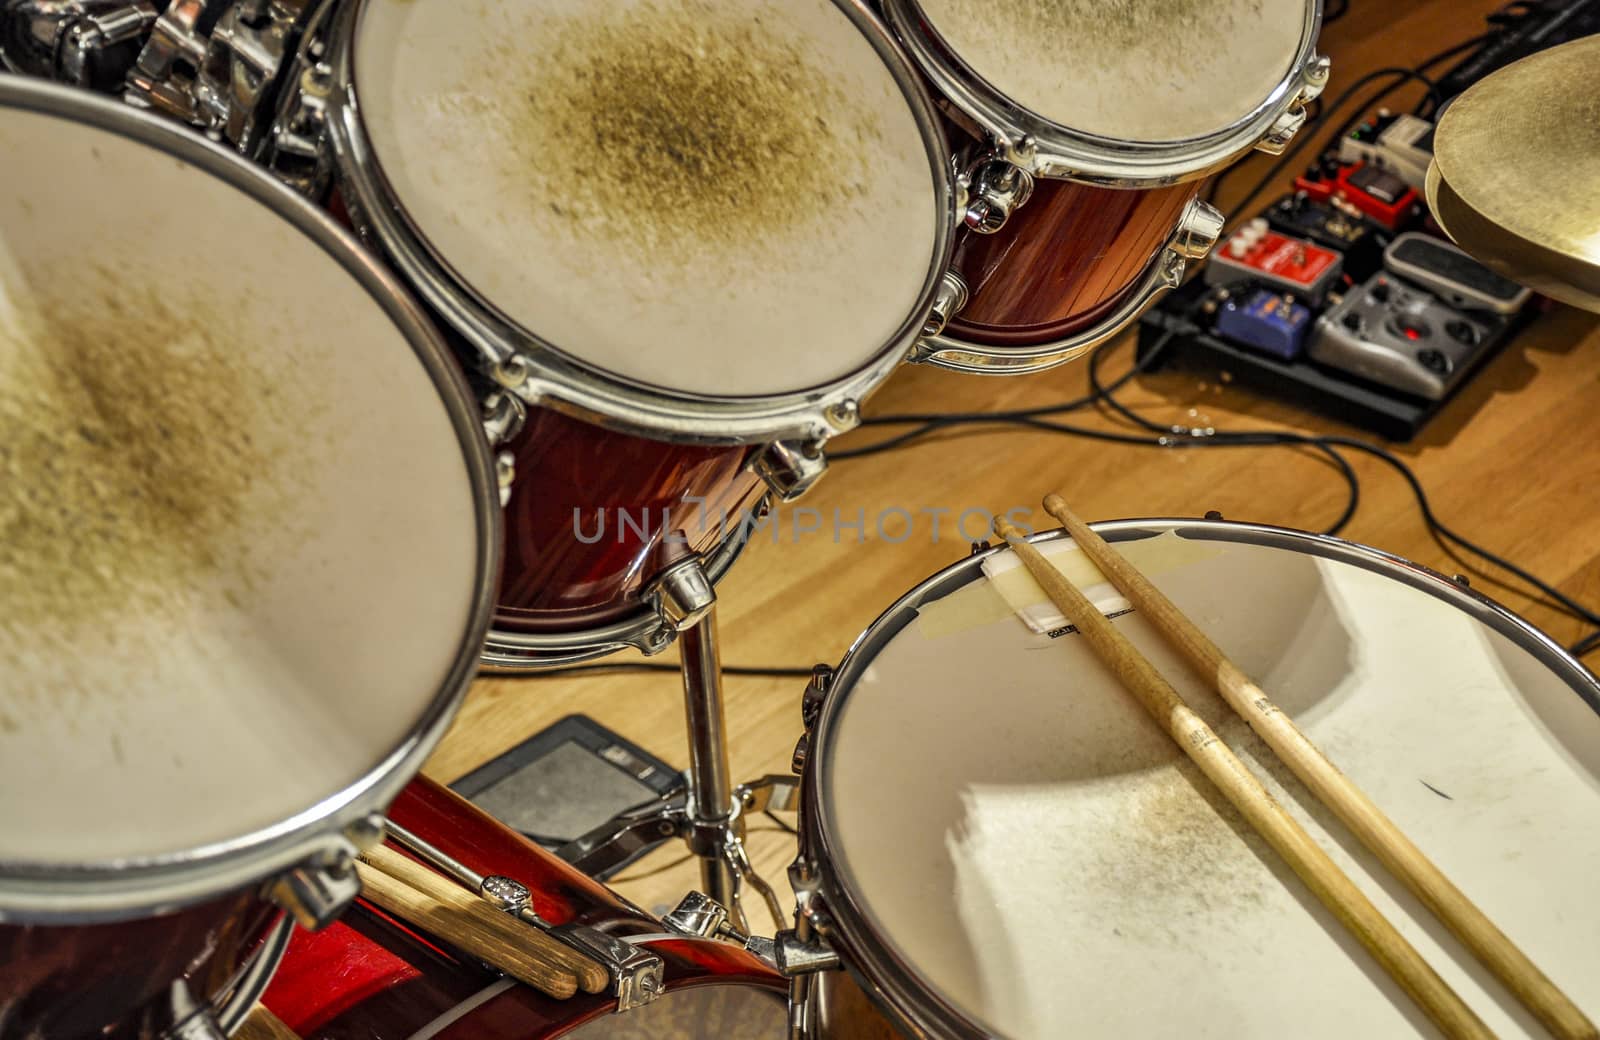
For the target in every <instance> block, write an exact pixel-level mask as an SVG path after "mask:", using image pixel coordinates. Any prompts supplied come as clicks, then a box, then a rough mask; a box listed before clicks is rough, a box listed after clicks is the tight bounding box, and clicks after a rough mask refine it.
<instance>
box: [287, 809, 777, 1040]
mask: <svg viewBox="0 0 1600 1040" xmlns="http://www.w3.org/2000/svg"><path fill="white" fill-rule="evenodd" d="M390 817H391V818H392V819H393V820H394V821H395V822H396V823H399V824H400V825H401V826H403V827H405V828H406V829H407V830H410V831H412V832H414V833H416V834H418V835H419V836H420V837H422V838H423V839H425V840H427V841H429V842H431V843H432V844H434V845H435V846H437V847H438V848H439V849H440V850H441V851H443V852H445V853H447V854H448V855H450V856H452V857H454V858H456V859H458V860H460V861H461V862H462V863H464V864H465V865H467V866H468V867H471V868H472V869H473V870H475V871H478V872H480V873H484V874H491V873H497V874H503V875H505V876H507V877H511V878H514V879H516V880H518V881H520V882H522V883H523V884H525V885H527V886H528V888H529V889H530V890H531V892H532V896H533V905H534V907H535V908H536V909H537V910H538V911H539V914H540V916H542V917H544V918H545V919H546V920H548V921H550V922H551V923H552V924H564V923H567V922H571V921H578V922H581V923H584V924H588V925H590V926H592V927H595V928H598V929H601V930H603V931H606V932H609V933H612V934H616V935H645V934H649V935H658V936H659V933H660V932H662V930H663V929H662V925H661V923H660V922H659V921H657V920H656V919H655V918H653V917H651V916H649V915H648V914H646V913H644V912H643V911H642V910H639V909H638V908H636V907H634V906H632V905H630V904H629V903H627V902H626V901H625V900H623V899H622V898H621V897H619V896H617V895H616V894H615V893H613V892H611V891H610V890H609V889H607V888H606V887H605V886H604V885H602V884H600V883H599V882H597V881H594V880H593V879H591V878H588V877H586V876H584V875H582V874H580V873H578V872H577V871H576V870H574V869H573V868H572V867H570V866H568V865H567V864H565V863H563V862H562V861H560V860H559V859H557V858H555V857H554V856H552V855H551V854H550V853H548V852H546V851H544V850H543V849H541V848H539V847H538V846H536V845H534V844H533V843H531V842H529V841H527V840H526V839H524V838H522V837H521V836H520V835H518V834H516V833H515V832H513V831H511V830H509V829H508V828H506V827H505V826H504V825H502V824H500V823H499V822H497V821H496V820H494V819H493V818H492V817H490V816H488V815H487V814H485V813H483V812H482V811H481V810H479V809H477V808H476V807H474V806H472V805H471V804H470V803H468V802H466V801H464V800H463V799H461V798H460V797H458V796H457V795H455V794H454V793H452V792H450V791H448V790H446V789H445V788H443V787H440V786H439V785H438V784H435V783H433V782H432V781H429V780H426V779H419V780H416V781H414V782H413V783H412V784H411V785H410V786H409V787H408V788H407V789H406V790H405V792H404V793H402V795H401V796H400V798H399V800H398V801H396V803H395V805H394V808H393V810H392V812H391V813H390ZM647 945H648V946H649V948H650V949H651V950H652V951H653V952H654V953H656V954H657V955H658V956H660V957H661V958H662V960H663V962H664V964H665V969H666V970H665V982H666V991H667V996H666V997H664V998H662V1000H663V1002H665V1001H668V1000H671V999H672V995H673V994H675V993H684V992H687V991H690V990H695V989H699V988H701V987H713V986H721V987H727V988H729V989H728V991H729V992H737V993H738V994H739V995H741V996H745V995H748V998H749V999H756V1000H764V1001H768V1002H769V1003H770V1004H771V1005H772V1006H775V1007H776V1006H781V1004H782V1002H783V1000H784V999H785V997H786V994H787V984H786V983H785V982H784V981H783V980H782V979H781V978H780V977H779V976H778V975H777V973H776V972H774V971H772V969H771V968H769V967H767V966H766V965H765V964H763V963H762V962H761V961H760V960H758V959H757V958H755V957H753V956H751V955H750V954H748V953H746V952H745V951H743V950H741V949H738V948H736V947H733V946H730V945H728V944H726V943H719V942H712V941H708V940H699V939H681V938H664V937H658V938H654V939H651V940H649V941H648V943H647ZM263 1003H265V1005H266V1006H267V1008H268V1009H269V1010H271V1011H272V1012H273V1013H274V1014H275V1015H277V1016H278V1017H279V1018H280V1019H282V1020H283V1021H284V1023H285V1024H286V1025H288V1026H289V1027H290V1028H291V1029H293V1030H295V1031H296V1032H297V1033H299V1034H300V1035H301V1037H302V1038H304V1040H404V1038H407V1037H411V1036H413V1035H415V1034H416V1033H417V1032H418V1031H419V1030H421V1029H423V1028H424V1027H425V1026H428V1025H429V1024H430V1023H435V1022H437V1021H438V1020H439V1019H440V1018H441V1016H444V1015H446V1014H447V1013H450V1012H452V1011H453V1010H455V1009H464V1010H462V1011H461V1014H460V1017H459V1018H456V1019H454V1020H453V1021H451V1022H450V1023H449V1024H448V1025H446V1026H444V1027H443V1028H440V1029H439V1030H438V1031H437V1032H435V1033H433V1034H431V1035H432V1036H434V1037H436V1038H439V1040H538V1038H545V1037H554V1036H561V1035H563V1034H565V1033H567V1032H569V1031H571V1030H573V1029H575V1028H577V1027H579V1026H580V1025H582V1024H584V1023H585V1022H589V1021H593V1020H596V1019H601V1018H603V1017H605V1016H607V1015H610V1014H611V1013H612V1012H613V1011H614V1010H615V1006H616V1001H615V999H614V998H610V997H607V996H604V995H592V994H582V993H580V994H578V995H577V996H574V997H572V998H569V999H567V1000H554V999H551V998H549V997H546V996H544V995H542V994H540V993H537V992H535V991H534V990H532V989H529V988H527V987H524V986H518V985H511V984H508V983H505V982H504V981H503V980H500V979H499V978H498V976H496V975H494V974H493V973H491V972H488V971H486V970H485V969H483V968H482V967H481V966H480V965H478V964H476V963H472V962H469V961H467V960H464V959H462V958H460V957H458V956H457V955H456V954H455V953H454V952H453V951H451V950H450V949H448V948H446V947H442V946H440V945H438V944H436V943H434V942H433V941H432V940H431V939H430V938H428V937H427V936H424V935H421V934H419V933H418V932H417V931H415V930H414V929H412V928H411V927H410V926H408V925H406V924H404V923H402V922H399V921H396V920H395V919H394V918H392V917H390V916H389V915H388V914H386V913H384V912H383V911H381V910H378V909H376V908H375V907H372V906H370V905H368V904H367V903H365V902H358V903H357V905H356V906H355V907H354V908H353V909H352V910H351V911H349V912H348V913H347V914H346V915H345V917H344V918H343V919H342V920H341V921H340V922H339V923H337V924H334V925H332V926H330V927H328V928H326V929H324V930H323V931H321V932H319V933H317V934H315V935H308V934H304V933H300V934H297V935H296V936H295V938H294V941H293V942H291V943H290V946H289V952H288V954H287V955H286V956H285V957H284V960H283V963H282V964H281V965H280V967H279V969H278V972H277V974H276V975H275V976H274V978H273V982H272V986H271V988H269V989H268V991H267V994H266V997H265V998H264V1000H263ZM630 1014H637V1013H630ZM616 1021H617V1022H618V1023H623V1024H625V1023H627V1021H628V1016H626V1015H625V1016H623V1017H622V1018H619V1019H617V1020H616ZM701 1030H703V1031H701ZM625 1035H628V1036H632V1035H634V1034H633V1033H626V1034H625ZM672 1035H679V1034H672ZM692 1035H694V1036H704V1037H713V1036H716V1037H721V1036H736V1035H740V1034H738V1033H737V1032H730V1031H728V1030H726V1029H722V1028H720V1027H719V1025H718V1024H717V1023H713V1022H703V1023H696V1032H694V1033H693V1034H692Z"/></svg>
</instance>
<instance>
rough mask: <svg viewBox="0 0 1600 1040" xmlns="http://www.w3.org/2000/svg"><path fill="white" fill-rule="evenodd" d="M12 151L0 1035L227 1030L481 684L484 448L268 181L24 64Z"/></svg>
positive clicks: (434, 368) (9, 123)
mask: <svg viewBox="0 0 1600 1040" xmlns="http://www.w3.org/2000/svg"><path fill="white" fill-rule="evenodd" d="M0 153H3V154H4V155H5V156H6V191H5V192H4V193H3V195H0V459H3V465H4V468H5V481H4V482H5V492H4V496H3V501H0V600H3V601H4V603H5V609H4V616H3V617H0V1037H5V1038H7V1040H11V1038H32V1037H51V1038H53V1040H76V1038H82V1037H90V1036H93V1037H115V1038H147V1037H155V1036H160V1035H163V1034H164V1032H165V1031H166V1030H167V1029H168V1028H169V1027H173V1026H177V1027H178V1028H180V1029H182V1030H184V1032H183V1035H184V1036H186V1037H196V1038H199V1037H208V1036H218V1035H220V1033H219V1032H218V1030H219V1029H226V1028H228V1027H229V1026H231V1025H233V1024H237V1022H238V1020H239V1018H240V1017H241V1016H242V1013H243V1011H244V1010H246V1009H247V1008H248V1007H249V1004H250V1002H251V1001H252V1000H253V999H254V998H255V996H256V995H257V994H258V993H259V992H260V989H261V986H262V985H264V983H265V979H266V977H267V975H268V974H269V973H270V971H271V969H272V967H273V963H274V959H275V956H276V954H278V953H281V950H282V939H283V938H284V936H285V932H286V929H285V926H284V921H285V920H286V919H285V918H284V915H283V911H284V909H287V910H289V911H290V912H292V913H293V914H294V915H295V917H297V918H298V919H300V920H302V921H304V922H306V923H309V924H316V923H320V922H321V921H323V920H325V919H326V918H328V917H329V916H331V915H332V914H333V913H335V912H336V911H337V910H338V909H339V908H340V906H341V905H342V903H343V902H345V901H348V900H349V899H350V898H353V897H354V895H355V890H356V887H357V886H356V884H355V880H354V876H353V874H352V873H351V872H350V870H349V857H350V856H351V855H352V854H353V853H354V851H355V850H356V849H357V848H358V847H359V846H361V845H362V844H364V843H370V842H371V841H373V840H374V839H375V838H376V835H377V831H376V827H377V823H376V822H375V820H376V814H377V813H378V812H379V811H380V810H381V809H382V808H383V806H384V805H385V804H386V803H387V802H388V800H389V799H390V798H392V797H393V796H394V794H395V793H396V792H397V791H398V790H399V788H400V787H401V785H402V784H403V783H404V782H405V780H406V779H408V777H409V776H410V774H411V773H412V772H414V771H415V770H416V768H417V767H418V766H419V765H420V764H421V761H422V759H423V757H424V756H425V755H426V754H427V752H428V751H429V749H430V748H431V747H432V746H433V744H434V743H435V742H436V740H437V739H438V738H439V737H440V736H441V735H442V733H443V731H444V728H445V726H446V724H447V723H448V721H449V718H450V716H451V713H452V711H453V710H454V708H455V706H456V704H457V703H458V701H459V698H460V697H461V695H462V693H463V692H464V690H465V687H466V685H467V683H468V681H469V680H470V678H471V676H472V674H473V671H474V669H475V665H476V654H477V650H478V647H479V646H480V645H481V642H482V639H483V635H484V632H485V631H486V629H487V625H488V619H489V612H490V608H491V606H492V584H491V575H492V574H493V573H494V571H495V568H496V566H497V559H496V547H497V545H498V542H499V532H498V527H497V525H498V521H499V510H498V508H497V507H496V503H495V501H494V497H493V495H494V478H493V472H492V466H491V463H490V459H489V455H488V451H487V448H486V446H485V444H484V441H483V435H482V432H481V427H480V425H479V420H478V418H477V414H476V408H475V406H474V405H473V404H472V402H471V398H470V396H469V395H468V392H467V389H466V387H465V385H464V383H463V382H462V380H461V378H460V375H459V372H458V371H457V370H456V368H455V366H454V365H453V363H452V362H451V360H450V359H449V356H448V354H447V353H446V351H445V348H444V347H443V345H442V344H441V343H440V342H439V340H438V339H437V337H436V336H435V334H434V333H433V332H432V331H431V330H430V328H429V327H428V326H427V325H426V324H425V323H424V322H423V320H422V318H421V314H420V312H419V311H418V310H417V308H416V306H415V305H414V304H413V303H411V302H409V300H408V298H407V297H406V295H405V294H404V292H403V291H402V290H401V289H400V288H399V286H398V283H397V282H395V281H394V280H393V279H392V278H391V277H389V276H388V275H386V274H385V273H384V272H383V271H382V270H380V269H378V268H376V267H374V266H373V265H372V263H371V262H370V260H368V259H367V258H366V257H365V255H364V254H363V253H362V252H361V251H360V249H359V248H358V247H357V246H356V245H355V243H354V242H353V241H352V240H351V239H350V238H349V237H348V236H347V235H346V234H345V233H344V232H342V231H341V230H339V229H338V228H337V227H336V226H335V225H334V224H332V222H330V221H329V220H328V219H327V218H326V217H325V216H324V215H323V214H321V213H320V212H319V211H318V210H316V209H314V208H313V207H311V206H309V205H307V204H306V203H305V202H303V201H302V200H300V199H298V198H297V197H295V196H294V195H293V194H292V193H291V192H289V191H288V190H287V189H285V188H284V187H283V186H282V185H280V184H278V183H277V182H276V181H274V180H273V179H272V178H271V177H269V176H268V175H267V174H265V173H263V172H262V171H260V170H259V169H257V168H255V167H253V166H250V165H248V164H246V163H245V162H243V161H242V160H239V159H237V158H234V157H231V156H229V155H228V154H227V153H225V152H223V151H221V150H219V149H217V148H216V147H214V146H212V145H210V144H208V143H206V142H205V141H203V140H201V139H200V138H198V137H197V136H196V135H193V134H190V133H187V132H185V131H184V130H182V129H181V128H177V127H174V126H172V125H171V124H169V123H167V122H165V121H159V120H156V119H153V118H151V117H149V116H146V115H143V114H141V113H138V112H135V111H132V110H131V109H129V108H128V107H127V106H125V105H121V104H117V103H114V102H111V101H107V100H102V99H100V98H96V97H93V96H90V95H87V94H84V93H79V92H74V91H70V90H67V89H64V88H61V87H57V86H53V85H50V84H44V83H39V82H34V81H29V80H23V79H18V78H15V77H0ZM269 930H270V934H269Z"/></svg>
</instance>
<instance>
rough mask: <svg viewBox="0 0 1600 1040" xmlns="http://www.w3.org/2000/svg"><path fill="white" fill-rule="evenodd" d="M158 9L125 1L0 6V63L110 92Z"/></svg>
mask: <svg viewBox="0 0 1600 1040" xmlns="http://www.w3.org/2000/svg"><path fill="white" fill-rule="evenodd" d="M157 15H158V12H157V11H156V8H155V5H154V4H151V3H148V2H138V3H129V2H128V0H66V2H62V0H22V2H20V3H19V2H16V0H12V2H10V3H4V4H0V66H3V67H4V68H7V69H9V70H10V71H12V72H17V73H21V74H23V75H29V76H40V77H43V78H45V79H52V80H56V81H58V82H61V83H70V84H72V85H73V86H76V87H87V88H89V89H90V90H97V91H104V92H106V93H114V92H116V91H117V90H120V89H121V87H122V82H123V80H124V78H126V76H127V74H128V69H129V68H131V67H132V66H133V63H134V61H135V60H136V59H137V58H138V56H139V50H140V48H141V47H142V46H143V42H144V37H145V34H146V33H147V32H149V31H150V27H151V26H152V25H154V24H155V21H156V18H157Z"/></svg>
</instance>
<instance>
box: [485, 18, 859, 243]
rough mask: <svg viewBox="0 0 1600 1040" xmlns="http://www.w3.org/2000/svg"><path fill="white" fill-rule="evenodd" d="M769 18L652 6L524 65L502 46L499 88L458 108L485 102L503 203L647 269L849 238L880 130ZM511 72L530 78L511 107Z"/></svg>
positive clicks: (525, 59)
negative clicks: (805, 232) (801, 237)
mask: <svg viewBox="0 0 1600 1040" xmlns="http://www.w3.org/2000/svg"><path fill="white" fill-rule="evenodd" d="M778 10H779V9H777V8H767V7H764V6H763V5H744V4H740V5H729V4H726V3H707V2H696V0H682V2H673V0H659V2H645V3H641V4H638V5H635V6H632V7H630V8H629V9H627V10H625V11H607V12H588V13H585V14H583V15H581V16H575V17H570V18H567V19H563V20H559V21H555V22H554V23H553V24H551V25H549V26H548V27H547V30H546V31H545V32H543V33H541V43H540V50H541V56H540V57H536V58H532V59H531V60H530V56H529V55H528V54H527V53H526V50H525V47H526V45H525V44H524V43H523V42H521V41H517V42H514V43H507V44H506V45H504V46H505V48H506V59H507V60H505V61H496V62H492V63H490V64H491V65H492V66H493V69H492V70H491V71H492V73H493V75H494V77H495V78H496V79H498V80H501V82H492V81H489V80H485V81H482V82H481V90H467V91H464V94H466V95H467V96H474V95H475V96H476V97H478V98H480V99H482V98H487V97H494V98H496V100H495V101H494V102H493V103H492V104H491V105H489V106H488V107H489V108H491V109H492V111H490V112H485V113H483V114H484V115H488V116H490V117H491V118H493V119H495V120H496V121H500V122H502V124H503V129H504V130H505V139H506V141H507V142H508V143H509V144H510V147H509V148H507V149H506V150H505V152H504V154H503V155H502V156H501V157H500V158H499V160H498V161H499V162H500V164H501V166H502V169H501V170H500V173H501V179H502V180H503V181H504V182H505V184H506V188H507V191H508V196H509V197H512V198H516V197H520V198H521V199H523V200H524V201H525V202H526V204H527V205H529V206H530V207H533V208H535V210H542V211H544V213H547V214H548V215H549V218H553V223H554V225H555V227H556V228H558V229H559V230H560V231H562V232H563V233H564V234H565V235H566V236H567V237H570V238H572V239H575V240H579V241H594V240H597V239H598V240H600V241H603V242H605V243H607V244H609V245H611V246H612V247H614V248H616V249H618V250H620V251H621V252H623V253H624V254H625V255H627V256H629V257H630V258H632V259H634V260H636V261H640V262H647V263H648V264H650V265H654V266H661V265H663V264H669V265H670V264H674V263H677V264H684V263H697V262H706V261H715V260H717V259H719V258H721V259H734V258H736V257H737V256H738V254H739V252H740V250H741V246H744V245H747V244H748V243H749V242H750V241H751V240H765V241H774V240H781V239H783V238H784V237H785V236H787V235H790V234H793V233H794V232H796V231H800V230H802V229H814V228H818V227H827V226H828V224H829V223H830V222H839V223H841V224H842V223H844V222H846V221H847V220H848V217H847V214H848V211H849V208H850V206H851V204H852V199H853V198H855V197H856V196H859V195H861V194H862V193H863V192H864V190H865V188H864V181H865V178H866V177H867V176H868V173H869V169H868V163H869V156H870V154H871V151H872V149H871V145H872V143H873V142H875V141H878V140H879V139H880V137H881V131H880V127H879V123H878V118H877V116H876V114H875V113H874V112H872V111H870V110H867V109H866V107H865V106H864V105H863V104H862V103H861V102H860V101H859V100H858V99H854V98H852V97H850V96H848V95H847V94H846V93H845V92H844V91H843V90H841V89H840V88H839V86H838V85H837V83H838V77H837V76H836V75H830V74H829V72H828V71H827V65H826V58H825V56H822V55H819V54H816V53H813V51H814V50H815V48H814V47H811V46H809V45H808V42H807V41H805V40H804V39H801V38H798V37H797V36H796V35H795V34H794V33H792V32H790V33H787V34H786V33H784V32H782V31H779V29H778V26H779V25H781V23H782V19H780V18H777V17H774V14H775V13H776V12H777V11H778ZM513 55H514V56H515V57H514V60H513ZM508 68H526V69H528V70H529V73H528V75H527V78H526V79H525V80H523V81H522V82H521V83H520V84H519V85H517V86H516V87H514V88H513V89H511V90H510V91H509V92H508V90H507V88H506V86H505V85H504V82H503V77H504V70H505V69H508ZM539 216H540V222H541V224H551V223H552V220H550V219H546V218H545V217H544V216H543V214H539Z"/></svg>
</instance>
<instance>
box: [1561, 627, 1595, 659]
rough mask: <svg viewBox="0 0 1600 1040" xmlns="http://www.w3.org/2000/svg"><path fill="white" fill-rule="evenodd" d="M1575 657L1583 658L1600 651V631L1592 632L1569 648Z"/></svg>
mask: <svg viewBox="0 0 1600 1040" xmlns="http://www.w3.org/2000/svg"><path fill="white" fill-rule="evenodd" d="M1568 649H1569V650H1570V651H1571V653H1572V656H1573V657H1582V656H1583V655H1584V654H1592V653H1594V652H1595V651H1596V650H1600V631H1595V632H1590V633H1589V634H1588V635H1586V636H1584V637H1583V638H1582V639H1580V640H1578V641H1577V642H1576V643H1573V644H1572V646H1571V647H1569V648H1568Z"/></svg>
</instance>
